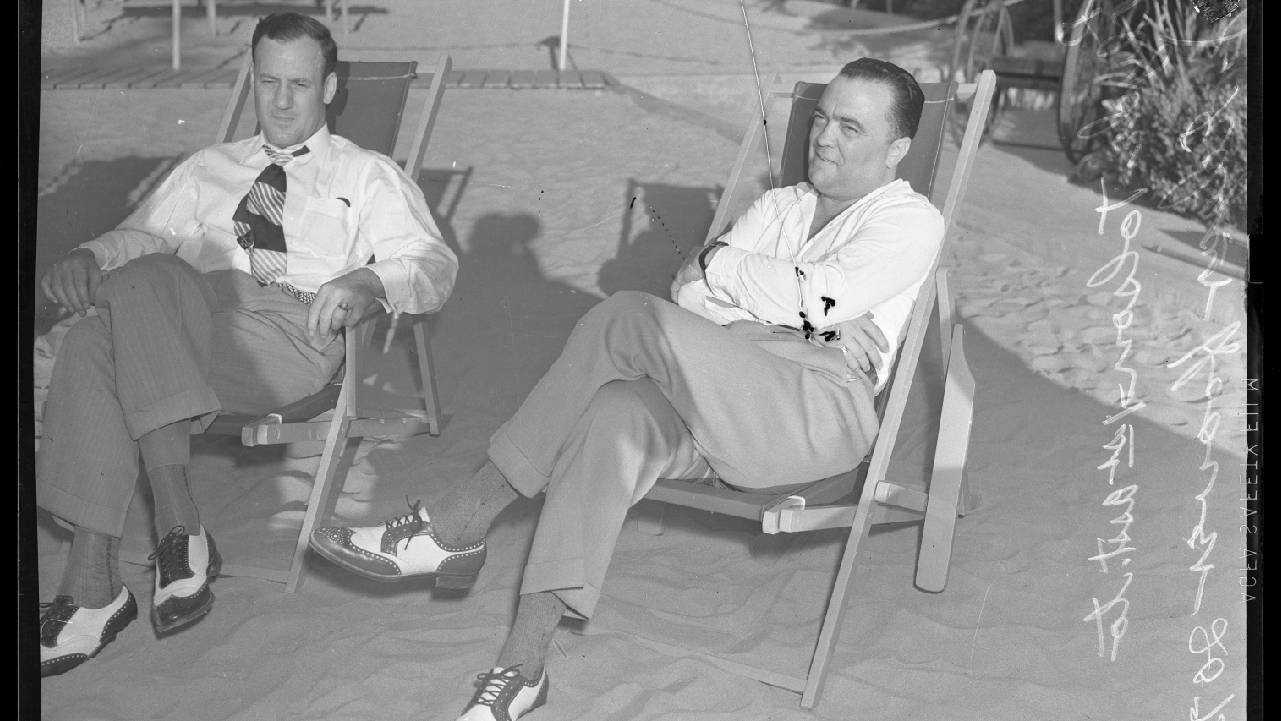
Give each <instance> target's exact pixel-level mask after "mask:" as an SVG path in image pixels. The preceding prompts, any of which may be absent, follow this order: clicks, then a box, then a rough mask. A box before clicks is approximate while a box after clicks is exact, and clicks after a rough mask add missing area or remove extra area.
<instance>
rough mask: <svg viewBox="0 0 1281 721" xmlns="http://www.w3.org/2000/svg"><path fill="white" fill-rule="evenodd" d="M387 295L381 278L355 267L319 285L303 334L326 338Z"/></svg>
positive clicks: (361, 318) (361, 317) (373, 308)
mask: <svg viewBox="0 0 1281 721" xmlns="http://www.w3.org/2000/svg"><path fill="white" fill-rule="evenodd" d="M385 297H387V291H386V289H385V288H383V283H382V280H380V279H379V278H378V274H377V273H375V272H373V271H372V270H370V269H368V268H357V269H356V270H353V271H352V272H350V273H348V274H346V275H343V276H339V277H337V278H334V279H333V280H331V281H329V282H328V283H325V284H324V285H322V286H320V289H319V290H317V291H316V299H315V300H313V301H312V303H311V307H310V308H309V309H308V310H307V333H308V334H309V335H311V337H312V338H315V339H317V340H320V341H325V342H327V341H329V340H330V339H332V338H333V336H334V334H335V333H337V332H338V331H339V330H342V329H343V328H351V327H353V326H355V325H356V324H357V323H359V322H360V321H361V320H363V319H364V318H365V317H366V316H368V315H369V314H371V313H373V312H374V311H375V310H376V309H377V307H378V299H379V298H385Z"/></svg>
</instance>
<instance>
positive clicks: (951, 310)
mask: <svg viewBox="0 0 1281 721" xmlns="http://www.w3.org/2000/svg"><path fill="white" fill-rule="evenodd" d="M995 86H996V78H995V76H994V74H993V73H992V71H990V70H987V71H984V72H983V73H982V74H981V75H980V76H979V78H978V81H977V82H976V83H972V84H964V85H960V86H958V87H957V90H956V94H955V97H956V98H957V99H960V100H965V99H969V98H971V97H972V98H973V101H972V102H971V103H970V112H969V117H968V120H967V123H966V131H965V135H964V137H963V139H962V141H961V146H960V151H959V153H958V157H957V162H956V166H955V168H954V169H953V172H952V177H951V181H950V183H949V184H948V187H947V195H946V199H945V200H944V203H943V218H944V241H943V247H942V248H940V250H939V255H938V257H936V258H935V261H934V264H933V266H932V267H931V270H930V273H929V275H928V276H927V277H928V278H931V279H932V280H933V282H926V283H924V284H923V285H922V287H921V291H920V294H919V295H918V297H917V300H916V303H915V304H914V306H913V310H912V315H911V318H910V320H909V323H908V328H907V336H906V339H905V341H904V345H903V348H902V349H901V352H900V356H899V359H898V361H897V363H896V367H895V369H894V371H893V376H892V379H891V381H890V383H889V386H888V394H887V395H882V397H881V398H879V399H878V403H877V405H878V411H880V412H881V415H882V423H881V428H880V432H879V434H878V435H877V440H876V442H875V445H874V446H873V448H872V451H871V455H870V458H869V459H868V460H867V461H866V462H865V464H863V466H861V467H860V469H856V471H855V473H857V472H858V471H860V470H864V469H865V474H864V475H863V479H862V491H861V493H860V496H859V498H858V502H857V503H856V504H849V503H841V502H839V501H842V500H847V497H848V496H849V494H850V493H851V490H852V488H853V487H856V485H853V484H856V483H857V480H858V479H857V476H856V475H855V476H851V474H845V475H843V476H837V477H833V478H829V479H824V480H822V481H818V482H816V483H814V484H811V485H810V486H807V487H805V488H804V489H802V490H799V491H793V492H790V493H786V494H781V495H780V494H770V493H748V492H739V491H735V490H732V489H727V488H722V487H718V486H709V485H707V484H702V483H694V482H690V481H683V480H672V479H660V480H659V482H658V483H657V484H656V485H655V486H654V488H653V489H652V490H651V491H650V493H649V494H648V495H647V496H646V499H648V500H655V501H659V502H663V503H671V504H675V505H681V506H688V507H693V508H700V509H704V510H709V511H712V512H717V513H725V514H729V515H734V516H738V517H743V518H749V519H756V518H759V519H760V521H761V528H762V531H763V532H765V533H799V532H804V531H812V530H819V529H826V528H848V529H849V535H848V537H847V539H846V541H845V549H844V552H843V554H842V557H841V563H840V567H839V570H838V571H837V574H836V578H835V582H834V584H833V587H832V594H831V596H830V599H829V601H828V605H827V610H826V613H825V615H824V618H823V622H822V626H821V628H820V630H819V635H818V641H817V643H816V645H815V648H814V653H813V656H812V658H811V661H810V667H809V670H808V673H807V674H806V676H805V677H803V678H798V677H791V676H783V675H781V674H778V673H775V672H771V671H765V670H762V669H755V668H752V667H747V666H743V665H741V664H737V663H728V664H718V665H721V666H722V667H724V668H727V669H730V670H733V671H734V672H736V673H739V674H741V675H746V676H749V677H752V678H755V679H757V680H760V681H763V682H765V683H768V684H770V685H774V686H780V687H783V688H787V689H789V690H792V691H796V692H798V693H800V694H801V706H802V707H803V708H812V707H813V706H814V705H815V704H816V703H817V702H818V696H819V693H820V692H821V688H822V683H823V679H824V677H825V675H826V671H827V666H828V663H829V661H830V660H831V655H832V651H833V649H834V646H835V643H836V638H837V634H838V633H839V630H840V625H841V619H842V616H843V615H844V611H845V595H846V593H847V592H848V590H849V586H850V581H851V579H852V577H853V572H854V561H855V559H856V557H857V555H858V551H859V547H860V545H861V544H862V542H863V540H864V539H865V538H866V537H867V534H868V531H869V529H870V526H871V525H872V524H878V523H900V522H904V521H923V522H924V523H923V528H922V533H921V546H920V550H919V554H918V560H917V571H916V585H917V587H919V588H920V589H921V590H923V591H929V592H939V591H942V590H943V588H944V587H945V586H946V584H947V574H948V568H949V565H950V561H951V554H952V540H953V531H954V529H955V525H956V519H957V517H958V516H963V515H965V513H967V512H968V511H969V510H971V509H972V507H973V502H972V500H971V498H970V494H969V493H968V489H967V488H966V484H965V478H964V468H965V459H966V454H967V450H968V446H969V436H970V427H971V423H972V420H973V399H974V377H973V375H972V373H971V372H970V368H969V365H968V363H967V361H966V359H965V351H964V330H963V327H962V326H961V325H960V323H959V322H958V320H957V318H956V316H955V305H954V303H953V301H952V295H951V293H950V290H949V288H948V283H947V272H946V270H944V269H941V268H939V262H940V260H941V258H942V256H943V249H944V248H946V245H947V241H948V238H949V237H950V236H951V233H952V231H953V225H954V224H953V220H954V217H955V214H956V209H957V207H958V206H959V204H960V202H961V199H962V197H963V194H964V192H965V189H966V185H967V183H968V180H969V174H970V170H971V167H972V164H973V160H974V155H975V153H976V151H977V149H978V144H979V140H980V138H981V135H982V132H983V128H984V125H985V123H986V121H987V118H986V116H987V113H988V109H989V108H990V106H991V102H990V100H991V98H992V94H993V92H994V89H995ZM801 87H802V84H798V86H797V91H796V92H799V89H800V88H801ZM792 94H793V93H786V92H775V93H772V95H783V96H785V97H786V96H791V95H792ZM943 121H944V122H946V121H947V118H946V117H944V119H943ZM763 132H764V130H763V127H762V123H761V121H760V118H759V116H757V117H754V118H753V120H752V122H751V125H750V126H749V129H748V131H747V133H746V134H745V137H744V140H743V144H742V146H741V148H740V150H739V157H738V160H737V161H736V163H735V166H734V168H733V170H732V171H731V174H730V178H729V184H728V185H727V187H726V190H725V193H724V194H723V195H722V202H721V203H720V205H719V206H718V208H717V210H716V214H715V217H714V218H713V221H712V227H711V231H710V232H709V234H708V238H709V239H710V238H712V237H715V236H716V235H718V234H719V233H721V232H723V229H724V228H725V226H726V224H727V221H728V218H727V214H728V212H729V209H728V205H729V204H728V203H727V202H725V199H727V198H730V197H731V193H732V192H733V190H734V188H735V187H736V186H737V184H738V182H739V181H740V179H741V177H742V173H743V166H744V163H745V160H746V158H747V157H748V155H749V154H750V153H751V152H753V150H754V148H755V147H756V146H757V144H758V143H759V142H760V139H761V134H762V133H763ZM784 162H786V161H784ZM935 173H937V168H935ZM936 307H937V308H938V318H939V339H938V340H939V346H940V353H941V358H942V368H943V369H944V372H945V381H944V392H943V402H942V409H941V411H940V423H939V437H938V442H937V444H936V446H935V452H934V464H933V468H932V471H931V475H930V480H929V486H928V488H927V490H925V491H920V490H916V489H913V488H908V487H906V486H903V485H900V484H897V483H893V482H890V481H888V480H887V479H886V474H887V471H888V467H889V462H890V458H891V456H892V454H893V452H894V446H895V443H896V440H897V436H898V431H899V427H900V425H901V423H902V419H903V412H904V409H905V407H906V405H907V399H908V393H909V391H910V388H911V385H912V381H913V377H914V376H915V373H916V367H917V363H918V360H919V358H920V353H921V350H922V348H923V346H924V343H925V338H926V332H927V329H928V326H929V321H930V315H931V313H932V312H933V311H934V309H935V308H936Z"/></svg>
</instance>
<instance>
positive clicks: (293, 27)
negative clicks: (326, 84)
mask: <svg viewBox="0 0 1281 721" xmlns="http://www.w3.org/2000/svg"><path fill="white" fill-rule="evenodd" d="M301 37H309V38H311V39H312V40H315V41H316V42H317V43H318V44H319V45H320V55H321V57H322V58H324V60H325V67H324V72H323V73H322V77H328V76H329V74H330V73H332V72H333V71H334V68H335V67H337V66H338V43H336V42H334V36H333V35H331V34H330V33H329V28H327V27H325V24H324V23H322V22H320V21H319V20H316V19H315V18H310V17H307V16H306V15H299V14H298V13H272V14H271V15H268V16H267V17H265V18H263V19H262V20H259V21H258V25H257V27H255V28H254V38H253V41H252V42H251V43H250V44H249V52H250V54H251V55H252V54H253V52H254V51H255V50H257V49H258V41H259V40H261V39H263V38H271V39H272V40H275V41H277V42H287V41H289V40H297V39H298V38H301Z"/></svg>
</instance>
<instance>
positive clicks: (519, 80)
mask: <svg viewBox="0 0 1281 721" xmlns="http://www.w3.org/2000/svg"><path fill="white" fill-rule="evenodd" d="M237 72H238V68H212V69H211V68H190V69H183V70H172V69H169V68H160V67H154V68H147V67H129V68H101V67H90V66H86V65H85V64H84V63H70V64H67V65H65V66H62V67H59V66H54V67H50V68H42V70H41V73H40V89H41V90H70V89H81V90H83V89H101V88H119V89H124V88H136V89H144V88H145V89H153V88H230V87H231V86H232V84H234V83H235V81H236V73H237ZM429 80H430V78H429V77H419V78H418V79H417V80H415V81H414V82H413V83H412V84H411V87H422V88H425V87H427V86H428V83H429ZM445 84H446V86H448V87H450V88H462V89H476V90H481V89H483V90H501V89H511V90H523V89H534V88H543V89H552V88H558V89H562V90H599V89H603V88H608V87H612V86H616V85H618V81H617V80H615V79H614V78H613V77H611V76H610V75H609V74H608V73H604V72H601V71H599V70H569V71H565V72H557V71H555V70H483V69H482V70H466V69H463V70H454V71H452V72H450V73H449V74H448V75H446V76H445Z"/></svg>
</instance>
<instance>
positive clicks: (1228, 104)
mask: <svg viewBox="0 0 1281 721" xmlns="http://www.w3.org/2000/svg"><path fill="white" fill-rule="evenodd" d="M1116 21H1117V22H1119V23H1121V26H1122V27H1121V32H1122V33H1123V35H1122V37H1121V38H1120V41H1121V42H1120V43H1119V45H1118V48H1119V50H1118V51H1116V52H1114V53H1113V54H1112V57H1111V61H1112V65H1113V67H1114V72H1113V73H1111V74H1110V78H1111V79H1110V80H1109V81H1108V82H1110V83H1111V84H1112V85H1114V86H1115V87H1116V88H1118V89H1119V93H1118V94H1117V95H1116V96H1115V97H1113V98H1112V99H1111V100H1107V101H1104V102H1105V108H1106V110H1107V116H1106V121H1105V123H1104V124H1103V126H1102V127H1101V128H1100V129H1099V130H1100V132H1101V135H1102V137H1101V138H1100V139H1101V140H1102V142H1101V143H1099V144H1098V149H1097V150H1095V151H1094V152H1093V153H1092V154H1091V155H1090V156H1089V157H1087V158H1085V159H1083V160H1082V164H1083V165H1088V166H1092V167H1095V168H1101V169H1102V172H1103V173H1104V174H1105V175H1107V176H1108V177H1110V178H1111V179H1112V180H1113V181H1114V182H1115V183H1118V184H1120V185H1123V186H1125V187H1129V188H1140V187H1146V188H1148V189H1149V191H1150V192H1151V197H1152V199H1153V200H1154V201H1155V202H1156V204H1157V206H1158V207H1161V208H1167V209H1170V210H1173V211H1175V212H1179V213H1184V214H1188V215H1192V216H1194V217H1196V218H1198V219H1200V220H1202V221H1203V222H1205V223H1206V224H1207V225H1210V226H1223V225H1229V224H1235V225H1238V226H1241V225H1244V215H1245V189H1246V188H1245V177H1246V125H1245V123H1246V92H1245V72H1246V68H1245V60H1246V52H1245V16H1244V13H1242V14H1239V15H1237V16H1236V17H1234V18H1233V19H1231V20H1225V21H1223V22H1221V23H1218V24H1217V25H1209V24H1206V23H1203V22H1201V21H1200V20H1199V18H1198V16H1197V13H1195V12H1194V10H1193V7H1192V3H1191V2H1190V0H1156V1H1153V2H1146V3H1142V4H1141V5H1140V11H1139V12H1136V13H1134V14H1132V15H1131V16H1129V17H1127V18H1118V19H1117V20H1116Z"/></svg>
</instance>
